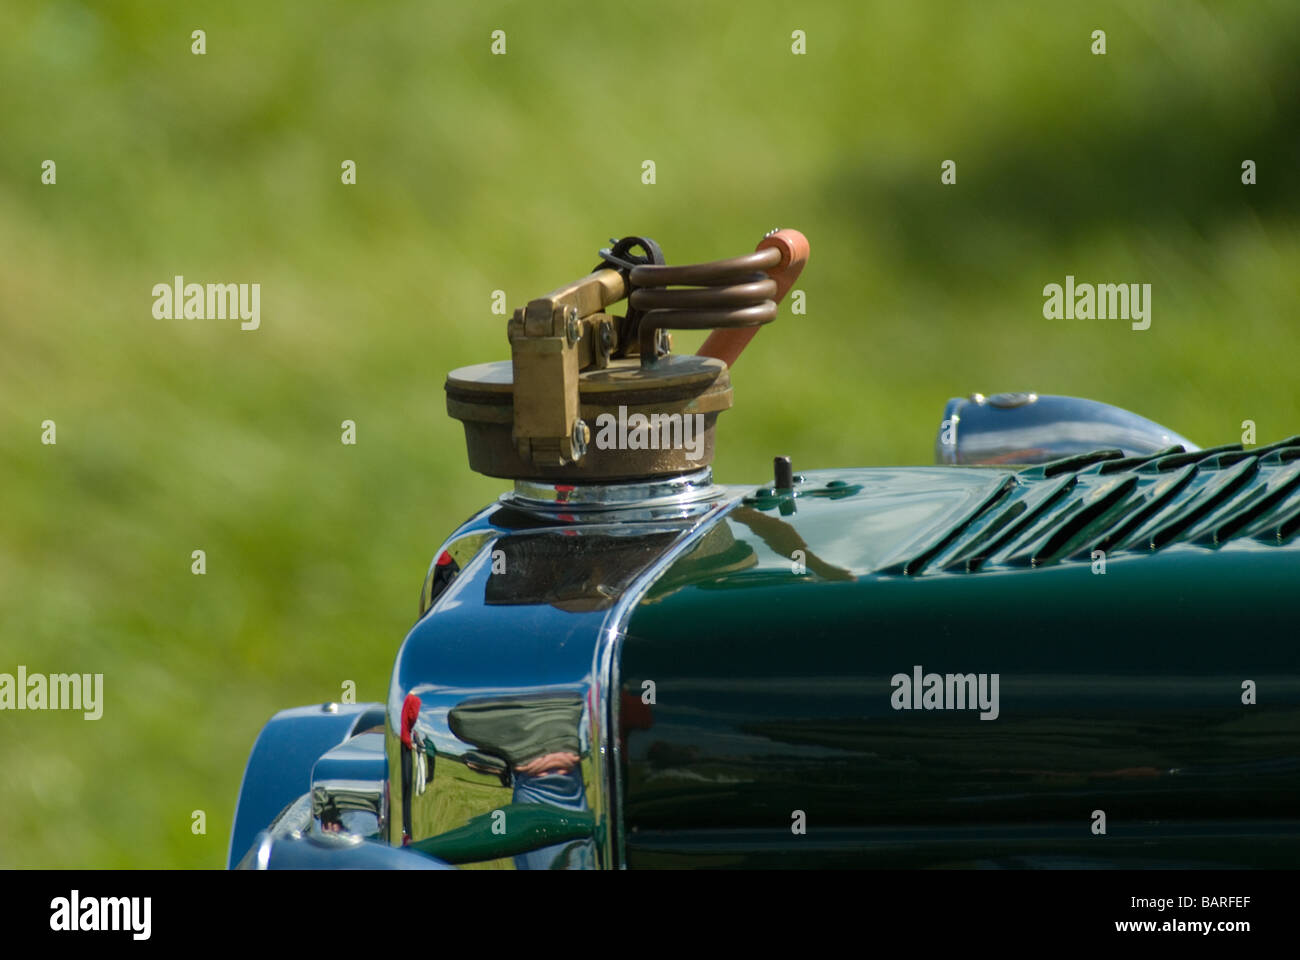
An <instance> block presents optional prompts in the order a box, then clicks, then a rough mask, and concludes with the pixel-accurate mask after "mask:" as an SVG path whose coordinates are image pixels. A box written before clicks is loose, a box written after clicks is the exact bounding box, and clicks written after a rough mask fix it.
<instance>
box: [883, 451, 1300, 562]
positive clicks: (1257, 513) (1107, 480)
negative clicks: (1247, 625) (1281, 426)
mask: <svg viewBox="0 0 1300 960" xmlns="http://www.w3.org/2000/svg"><path fill="white" fill-rule="evenodd" d="M1298 529H1300V436H1296V437H1290V438H1288V439H1286V440H1282V441H1280V442H1278V443H1274V444H1270V445H1268V446H1264V447H1259V448H1258V449H1255V450H1252V451H1246V450H1244V449H1243V448H1242V447H1240V446H1228V447H1215V448H1213V449H1209V450H1198V451H1195V452H1193V453H1187V452H1184V450H1183V448H1182V447H1170V448H1169V449H1167V450H1162V451H1160V452H1158V453H1155V454H1153V455H1151V456H1149V457H1125V456H1124V454H1123V453H1122V452H1121V451H1119V450H1098V451H1095V452H1093V453H1087V454H1083V455H1080V456H1075V457H1070V458H1068V459H1065V460H1057V461H1055V462H1052V463H1046V464H1042V465H1040V466H1036V467H1031V468H1029V469H1027V470H1023V471H1021V472H1020V473H1017V474H1015V475H1014V476H1012V477H1009V478H1008V480H1007V483H1006V484H1005V485H1004V486H1003V487H1002V488H1001V490H999V491H998V492H997V493H996V494H995V495H994V496H992V497H990V498H989V499H988V500H987V501H986V502H985V503H983V504H981V505H980V506H979V507H978V508H976V509H975V510H973V511H972V512H971V514H970V515H969V516H968V517H966V518H964V519H963V520H961V521H959V522H958V523H957V524H955V525H954V526H953V528H952V529H951V530H949V531H948V532H947V533H946V534H945V535H944V536H943V537H941V538H939V539H938V540H937V541H936V542H934V543H932V544H931V545H929V546H928V547H927V548H926V549H924V550H922V551H921V552H919V553H917V554H916V555H915V556H914V557H913V558H912V559H910V560H908V561H906V562H905V563H903V564H900V565H898V566H896V567H894V568H893V569H890V570H887V571H882V572H887V573H895V574H905V575H908V576H917V575H920V574H923V573H935V572H948V573H953V572H962V571H965V572H975V571H978V570H986V569H994V568H1000V567H1002V568H1005V567H1027V566H1033V567H1039V566H1046V565H1049V564H1054V563H1058V562H1062V561H1067V560H1083V561H1089V560H1091V558H1092V552H1093V551H1094V550H1103V551H1105V552H1106V554H1107V556H1110V555H1112V554H1116V553H1125V552H1127V553H1142V552H1148V553H1149V552H1152V551H1156V550H1161V549H1163V548H1165V547H1168V546H1170V545H1173V544H1176V543H1195V544H1200V545H1202V546H1206V547H1215V546H1218V545H1220V544H1223V543H1225V542H1227V541H1228V540H1232V539H1238V538H1254V539H1255V540H1258V541H1260V542H1262V543H1269V544H1282V543H1285V542H1286V541H1287V540H1289V539H1290V538H1291V537H1292V536H1294V535H1295V533H1296V531H1297V530H1298Z"/></svg>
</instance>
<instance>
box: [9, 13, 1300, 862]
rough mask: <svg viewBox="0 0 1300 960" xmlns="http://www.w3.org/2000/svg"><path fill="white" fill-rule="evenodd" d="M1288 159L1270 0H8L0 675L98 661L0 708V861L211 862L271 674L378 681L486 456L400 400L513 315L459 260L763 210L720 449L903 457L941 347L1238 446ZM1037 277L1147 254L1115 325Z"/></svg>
mask: <svg viewBox="0 0 1300 960" xmlns="http://www.w3.org/2000/svg"><path fill="white" fill-rule="evenodd" d="M200 28H201V29H204V30H205V31H206V32H207V53H206V55H204V56H195V55H192V54H191V52H190V45H191V39H190V34H191V31H193V30H194V29H200ZM496 29H502V30H505V31H506V35H507V54H506V55H505V56H491V55H490V54H489V45H490V34H491V32H492V31H493V30H496ZM794 29H802V30H804V31H806V34H807V54H806V55H805V56H793V55H792V54H791V49H790V45H791V31H792V30H794ZM1095 29H1104V30H1106V33H1107V46H1108V52H1107V54H1106V55H1105V56H1093V55H1092V54H1091V53H1090V49H1089V48H1090V45H1091V39H1090V34H1091V32H1092V31H1093V30H1095ZM47 159H53V160H55V161H56V163H57V165H58V166H57V170H58V182H57V184H56V185H54V186H45V185H42V184H41V182H40V173H41V163H42V161H44V160H47ZM345 159H351V160H354V161H356V164H357V183H356V185H355V186H344V185H342V184H341V182H340V164H341V162H342V161H343V160H345ZM647 159H652V160H654V161H655V163H656V165H657V183H656V184H654V185H652V186H651V185H643V184H642V183H641V179H640V175H641V163H642V161H644V160H647ZM948 159H951V160H954V161H956V163H957V184H956V185H955V186H941V185H940V182H939V174H940V164H941V162H942V161H944V160H948ZM1244 159H1253V160H1255V161H1256V163H1257V164H1258V177H1259V183H1258V185H1256V186H1250V187H1247V186H1243V185H1242V184H1241V182H1240V173H1241V162H1242V160H1244ZM1298 160H1300V6H1297V5H1296V4H1295V3H1294V2H1293V0H1276V2H1223V3H1195V2H1168V3H1155V2H1141V0H1139V2H1126V3H1099V4H1094V5H1090V7H1089V8H1088V9H1086V10H1085V9H1082V8H1081V7H1080V6H1079V5H1075V4H1065V3H1060V4H1055V3H1028V2H1025V3H999V2H984V3H979V4H969V3H965V4H962V3H938V2H924V3H922V2H918V3H909V4H899V3H894V2H889V3H844V2H842V0H840V2H835V0H830V2H803V3H800V4H780V3H775V2H770V0H750V2H747V3H744V4H728V5H723V4H713V3H699V2H695V0H692V2H682V0H662V2H657V3H655V4H604V5H594V4H591V3H579V2H571V0H551V2H548V3H545V4H538V3H526V2H486V3H474V4H468V3H448V2H376V3H366V4H352V3H328V4H327V3H317V2H299V0H294V2H285V3H276V4H266V3H263V2H247V0H236V2H228V0H227V2H221V3H216V2H201V3H187V4H164V3H145V2H116V3H76V2H69V0H7V2H6V3H4V4H3V5H2V6H0V672H9V673H13V672H14V671H15V670H16V667H17V665H18V664H19V663H22V664H25V665H26V666H27V669H28V670H29V671H30V672H43V673H58V672H67V671H76V672H102V673H103V674H104V685H105V699H106V704H105V708H104V716H103V718H102V719H101V720H99V721H96V722H93V723H91V722H87V721H84V720H82V719H81V718H80V715H79V714H60V713H40V714H36V713H10V712H7V711H6V712H5V713H3V714H0V811H3V818H2V820H0V866H4V867H13V866H19V867H22V866H83V865H84V866H95V867H117V866H128V867H137V866H139V867H144V866H166V867H200V866H206V867H215V866H220V865H222V863H223V862H224V855H225V849H226V844H227V840H228V836H229V826H230V818H231V815H232V813H233V808H234V804H235V799H236V793H237V789H238V786H239V780H240V776H241V773H242V768H243V763H244V760H245V758H246V756H247V753H248V750H249V748H250V746H251V744H252V741H253V739H254V737H255V736H256V734H257V732H258V730H259V729H260V727H261V725H262V724H263V722H265V720H266V719H267V718H268V717H269V716H270V715H271V713H273V712H274V711H275V710H277V709H279V708H281V707H285V706H291V705H296V704H300V703H312V702H320V701H324V700H328V699H336V698H338V697H339V696H340V691H341V686H342V684H343V682H344V681H346V680H352V681H354V682H355V683H356V684H357V693H358V697H359V698H361V699H372V700H382V699H383V698H384V696H385V694H386V690H387V675H388V670H389V668H390V667H391V664H392V660H393V656H394V654H395V652H396V649H397V645H398V643H399V642H400V640H401V638H402V636H403V635H404V633H405V631H406V630H407V629H408V627H409V626H410V624H411V622H412V620H413V617H414V614H415V610H416V603H417V599H418V594H419V589H420V584H421V580H422V578H423V575H424V571H425V568H426V565H427V563H428V561H429V559H430V557H431V555H432V553H433V551H434V550H435V549H436V547H437V545H438V544H439V543H440V541H441V540H442V538H443V537H444V536H445V535H446V534H447V533H448V532H450V530H451V529H452V528H453V526H454V525H455V524H456V523H458V522H459V521H460V520H462V519H463V518H464V517H466V516H468V515H469V514H470V513H472V512H473V511H474V510H476V509H477V508H478V507H479V506H481V505H482V504H483V503H485V502H487V501H488V500H489V499H490V498H492V497H494V496H495V495H496V494H497V493H498V492H499V491H500V489H502V484H501V483H500V482H498V481H494V480H489V479H486V478H483V477H479V476H476V475H474V474H471V473H470V472H469V471H468V469H467V468H466V466H465V457H464V450H463V441H462V434H461V429H460V425H459V424H458V423H456V422H455V421H452V420H450V419H448V418H447V416H446V415H445V413H444V410H443V397H442V382H443V378H444V375H445V374H446V372H447V371H448V370H449V369H451V368H453V367H456V366H461V365H464V364H468V363H473V362H479V361H483V360H489V359H504V358H506V357H507V356H508V350H507V345H506V338H505V324H504V318H502V317H498V316H493V315H492V314H491V313H490V297H491V293H492V291H493V290H496V289H502V290H505V291H506V294H507V298H508V301H509V304H510V306H511V308H513V307H514V306H517V305H520V304H522V303H523V302H525V301H526V300H527V299H528V298H529V297H531V296H535V295H538V294H540V293H542V292H544V291H546V290H549V289H551V288H553V287H555V286H557V285H559V284H560V283H562V282H564V281H568V280H570V279H573V278H575V277H577V276H579V275H580V274H582V273H583V272H585V271H586V270H587V269H589V268H590V267H591V265H592V264H593V263H594V262H595V256H594V253H595V249H596V247H598V246H600V245H602V244H604V243H605V242H606V240H607V238H608V237H610V236H621V235H624V234H628V233H639V234H644V235H649V236H652V237H654V238H655V239H657V240H658V241H659V242H660V243H661V244H662V246H663V247H664V249H665V251H666V253H667V255H668V258H669V261H670V262H688V261H694V260H702V259H713V258H715V257H720V256H730V255H733V254H737V253H742V252H745V251H748V250H750V249H752V248H753V244H754V243H755V242H756V240H757V239H758V237H759V236H761V234H762V233H763V232H764V231H766V230H767V229H770V228H771V227H774V226H791V227H798V228H799V229H801V230H803V231H804V232H805V233H806V234H807V235H808V237H809V238H810V240H811V242H812V250H813V253H812V258H811V261H810V264H809V266H808V268H807V270H806V271H805V273H804V275H803V278H802V279H801V281H800V283H799V287H800V288H801V289H803V290H805V291H806V294H807V305H808V313H807V316H801V317H791V316H789V315H788V314H785V313H784V311H783V316H782V317H781V318H780V319H779V320H778V321H777V322H776V324H774V325H773V326H771V327H769V328H768V329H766V330H764V331H763V333H762V335H761V336H760V337H759V338H758V339H757V340H756V341H755V342H754V344H753V345H752V346H751V347H750V348H749V350H748V351H747V352H746V355H745V357H744V359H743V360H742V362H741V363H740V364H739V366H738V368H737V370H736V373H735V375H734V381H735V385H736V404H737V407H736V409H734V410H732V411H731V412H729V413H727V414H726V415H725V416H724V418H723V420H722V422H721V423H720V427H719V445H720V452H719V455H718V458H717V461H716V464H715V472H716V474H717V476H718V477H719V478H720V479H722V480H723V481H726V482H758V481H760V480H762V479H764V478H765V477H766V476H767V474H768V471H769V470H770V458H771V457H772V456H773V455H774V454H776V453H788V454H791V455H792V456H793V458H794V462H795V464H796V466H797V468H799V469H812V468H816V467H829V466H844V465H871V464H896V463H925V462H928V461H929V459H930V457H931V448H932V443H933V437H934V431H935V429H936V427H937V421H938V419H939V414H940V411H941V410H942V407H943V404H944V401H945V400H946V399H947V398H948V397H950V396H956V395H963V394H966V393H969V392H971V391H973V390H981V391H984V392H993V391H998V390H1019V389H1034V390H1038V391H1040V392H1046V393H1063V394H1075V395H1082V396H1088V397H1093V398H1096V399H1100V400H1105V401H1108V402H1111V403H1116V404H1119V405H1121V406H1125V407H1128V408H1131V409H1134V410H1136V411H1138V412H1140V413H1142V414H1144V415H1146V416H1149V417H1151V418H1153V419H1155V420H1157V421H1161V422H1165V423H1167V424H1168V425H1169V426H1171V427H1173V428H1174V429H1176V430H1179V431H1181V432H1184V433H1186V434H1187V435H1189V436H1191V437H1192V438H1194V439H1196V440H1198V441H1199V442H1201V443H1203V444H1207V445H1208V444H1211V443H1223V442H1235V441H1237V440H1238V439H1239V438H1240V429H1241V428H1240V424H1241V421H1242V420H1244V419H1247V418H1249V419H1253V420H1255V421H1256V423H1257V425H1258V431H1259V435H1258V439H1259V441H1260V442H1261V443H1262V442H1268V441H1271V440H1276V439H1280V438H1282V437H1284V436H1287V435H1289V434H1291V433H1295V432H1297V431H1300V396H1298V395H1297V391H1296V389H1295V357H1296V355H1297V353H1296V351H1297V347H1298V346H1300V324H1298V323H1297V303H1298V302H1300V270H1297V264H1300V257H1298V255H1300V229H1298V225H1300V185H1298V184H1297V161H1298ZM1067 273H1073V274H1074V275H1075V276H1076V277H1077V278H1078V279H1079V281H1080V282H1085V281H1086V282H1146V283H1150V284H1152V288H1153V303H1152V305H1153V312H1152V326H1151V329H1150V330H1148V331H1145V332H1134V331H1132V330H1130V329H1129V325H1128V323H1127V322H1124V321H1098V320H1093V321H1048V320H1044V319H1043V317H1042V303H1043V298H1042V288H1043V286H1044V285H1045V284H1047V283H1052V282H1057V283H1061V282H1063V281H1064V277H1065V275H1066V274H1067ZM176 274H183V275H184V276H185V277H186V279H187V280H191V281H197V282H200V283H203V282H258V283H260V284H261V287H262V326H261V329H260V330H258V331H256V332H242V331H240V329H239V327H238V323H237V322H230V321H225V322H223V321H215V320H213V321H194V320H190V321H180V320H178V321H159V320H155V319H154V318H153V317H152V315H151V307H152V294H151V289H152V287H153V285H154V284H155V283H159V282H169V281H170V279H171V278H172V277H173V276H174V275H176ZM678 338H679V339H678V341H677V343H678V346H679V347H681V346H682V345H683V341H687V342H690V338H689V337H686V336H684V335H682V334H678ZM45 419H52V420H54V421H56V423H57V430H58V443H57V445H54V446H46V445H42V444H41V442H40V434H41V427H40V424H41V422H42V421H43V420H45ZM344 419H352V420H355V421H356V423H357V434H358V443H357V445H356V446H355V447H345V446H343V445H342V444H341V443H340V440H339V438H340V422H341V421H342V420H344ZM195 549H203V550H205V551H206V553H207V570H208V572H207V574H206V576H202V577H199V576H193V575H191V573H190V564H191V559H190V554H191V551H192V550H195ZM195 810H203V811H205V813H206V817H207V833H206V834H205V835H195V834H193V833H192V832H191V814H192V812H193V811H195Z"/></svg>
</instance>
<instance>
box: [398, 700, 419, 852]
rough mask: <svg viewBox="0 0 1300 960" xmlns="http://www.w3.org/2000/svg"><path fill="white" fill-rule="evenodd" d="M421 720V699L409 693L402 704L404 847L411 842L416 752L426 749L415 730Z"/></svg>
mask: <svg viewBox="0 0 1300 960" xmlns="http://www.w3.org/2000/svg"><path fill="white" fill-rule="evenodd" d="M419 719H420V698H419V697H417V696H416V695H415V694H413V693H408V694H407V695H406V699H405V700H404V701H403V702H402V730H401V735H402V747H401V753H402V846H406V845H407V844H408V843H410V842H411V794H412V792H414V789H415V786H414V784H413V782H412V781H413V780H414V779H415V751H416V749H417V748H418V749H420V750H423V749H424V737H423V736H422V735H421V734H420V731H418V730H416V729H415V721H417V720H419Z"/></svg>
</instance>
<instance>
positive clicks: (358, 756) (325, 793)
mask: <svg viewBox="0 0 1300 960" xmlns="http://www.w3.org/2000/svg"><path fill="white" fill-rule="evenodd" d="M387 788H388V761H387V759H386V758H385V756H384V734H383V729H382V727H378V728H375V729H372V730H367V731H363V732H361V733H358V734H357V735H356V736H355V737H352V738H351V739H349V740H345V741H343V742H342V743H340V744H339V745H338V746H337V747H334V748H333V749H332V750H329V751H327V752H326V753H324V754H323V755H322V756H321V758H320V759H319V760H317V761H316V765H315V766H314V767H313V768H312V771H311V812H312V817H313V818H314V820H315V826H316V827H317V828H318V829H319V830H320V831H321V832H323V833H333V834H350V835H354V836H358V837H374V838H376V839H378V838H382V837H383V831H384V827H385V826H386V825H387V821H388V789H387Z"/></svg>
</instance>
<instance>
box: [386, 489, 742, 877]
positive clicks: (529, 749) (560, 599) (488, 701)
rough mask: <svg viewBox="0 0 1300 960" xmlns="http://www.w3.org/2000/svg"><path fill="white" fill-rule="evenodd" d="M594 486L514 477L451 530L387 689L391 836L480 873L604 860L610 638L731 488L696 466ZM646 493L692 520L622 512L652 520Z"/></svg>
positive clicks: (611, 751) (734, 498)
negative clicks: (431, 593)
mask: <svg viewBox="0 0 1300 960" xmlns="http://www.w3.org/2000/svg"><path fill="white" fill-rule="evenodd" d="M603 486H604V489H603V490H601V491H599V492H597V491H594V490H592V489H590V488H589V487H588V488H584V489H582V490H581V491H577V490H575V491H569V490H565V489H562V488H561V487H559V486H551V485H545V484H543V485H540V486H538V485H525V486H524V488H523V490H522V491H519V490H517V491H516V494H515V495H513V496H508V497H505V498H503V501H504V502H503V503H502V504H501V505H500V506H498V507H497V508H496V509H495V510H494V511H491V512H485V513H482V514H480V515H478V516H477V517H475V518H474V519H473V520H471V521H470V522H469V523H467V524H466V525H464V526H463V527H462V528H461V529H460V530H458V531H457V532H456V533H455V534H453V536H452V537H451V538H450V539H449V541H448V544H449V545H450V546H455V545H457V544H460V545H464V546H465V547H466V549H464V550H462V551H461V552H460V558H461V560H463V566H462V565H460V563H459V562H458V563H457V566H458V570H457V572H456V574H455V575H454V576H453V577H448V576H442V577H441V579H440V581H439V583H440V591H439V593H438V595H437V597H436V599H433V600H431V601H426V602H427V603H428V611H427V613H426V614H425V615H424V616H423V617H422V619H421V620H420V621H419V622H418V623H417V624H416V626H415V627H414V628H413V629H412V630H411V632H410V634H408V636H407V638H406V641H405V642H404V643H403V645H402V648H401V650H400V651H399V653H398V657H397V663H396V665H395V667H394V671H393V681H392V687H391V688H390V692H389V697H388V707H387V711H386V714H387V724H386V732H385V751H386V756H387V763H388V793H389V797H390V803H391V813H390V815H389V816H388V820H387V829H386V831H385V832H386V834H387V838H388V841H389V843H391V844H392V845H394V846H409V847H410V848H412V849H414V850H418V851H420V852H423V853H427V854H429V855H430V856H433V857H436V858H438V859H440V860H445V861H447V862H450V863H454V864H458V865H466V866H473V867H479V868H490V869H556V868H569V869H573V868H589V867H612V866H616V865H617V857H616V854H615V851H614V848H613V831H614V823H613V815H612V808H611V804H610V789H611V786H612V783H613V769H612V767H611V764H612V763H613V761H614V758H615V746H614V742H613V741H614V739H615V738H614V737H613V736H612V735H611V727H610V720H611V717H612V712H611V711H612V709H613V706H612V704H611V703H610V700H609V692H610V690H611V689H612V688H611V686H610V680H611V670H612V666H613V663H612V657H611V654H612V646H613V642H614V639H615V637H617V635H618V632H619V630H621V624H622V623H624V622H625V619H626V616H627V613H628V611H629V609H630V603H631V598H632V597H637V596H640V595H641V593H642V592H643V591H644V590H645V588H646V587H647V586H648V584H649V582H650V581H651V580H652V579H653V575H654V573H656V572H657V571H659V570H661V569H662V566H661V564H662V563H663V562H666V560H667V558H669V557H671V556H675V555H677V553H678V552H679V551H680V549H682V548H683V546H684V544H685V543H687V542H690V541H692V540H693V539H694V538H695V537H696V536H697V535H698V533H699V532H700V531H701V530H702V529H705V528H707V526H708V524H709V522H710V521H711V520H712V519H713V517H714V515H715V513H716V512H717V511H719V510H720V509H722V508H723V506H724V505H725V504H726V503H734V502H738V501H739V498H740V495H741V493H742V491H738V490H730V491H729V490H727V489H725V488H720V487H716V486H714V485H713V483H712V478H711V476H710V475H709V473H708V471H700V472H699V473H698V474H695V475H691V476H690V477H686V478H673V480H671V481H668V482H666V483H664V482H656V483H654V484H633V485H629V484H611V485H603ZM611 488H617V489H611ZM570 493H572V494H575V495H576V496H575V497H574V499H573V500H572V501H570V500H568V499H567V498H566V499H562V497H566V496H567V495H568V494H570ZM525 495H526V496H525ZM645 500H652V501H655V502H657V503H658V504H659V506H661V507H663V508H665V509H670V510H675V511H682V512H686V513H688V515H686V516H674V517H670V518H668V519H658V520H652V521H651V522H636V523H628V522H626V521H627V520H628V519H629V518H630V517H629V512H630V514H631V518H634V519H638V520H647V519H648V518H647V517H646V515H645V514H644V513H641V512H638V510H639V508H638V506H637V504H639V503H641V502H643V501H645ZM696 507H698V508H700V509H702V510H703V513H701V512H699V509H691V508H696ZM570 511H573V512H570ZM606 512H613V513H616V514H617V515H618V519H617V520H616V521H614V522H602V520H603V518H602V517H601V516H600V515H601V514H603V513H606ZM579 514H581V516H579ZM521 518H522V520H521ZM530 518H531V519H530ZM447 550H448V547H446V546H445V547H444V551H447ZM440 555H441V552H440ZM450 559H451V555H450V552H448V557H447V560H448V561H450ZM449 565H450V564H449V562H444V567H447V566H449ZM422 769H423V771H424V772H423V774H422V772H421V770H422Z"/></svg>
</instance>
